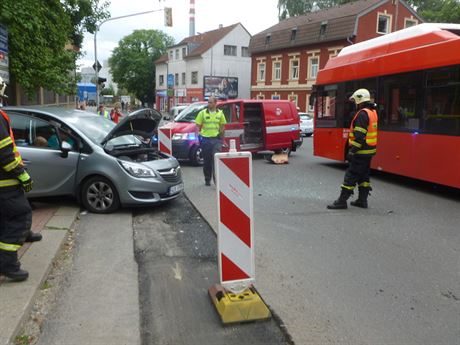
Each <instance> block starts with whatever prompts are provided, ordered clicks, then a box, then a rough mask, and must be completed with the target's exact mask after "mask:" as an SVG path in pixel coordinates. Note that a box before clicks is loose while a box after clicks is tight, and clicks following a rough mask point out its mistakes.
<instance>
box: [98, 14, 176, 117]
mask: <svg viewBox="0 0 460 345" xmlns="http://www.w3.org/2000/svg"><path fill="white" fill-rule="evenodd" d="M160 11H165V25H166V26H172V9H171V8H170V7H165V8H161V9H159V10H152V11H145V12H138V13H133V14H127V15H125V16H119V17H112V18H109V19H106V20H103V21H102V22H100V23H99V24H98V25H97V26H96V30H95V31H94V70H95V71H96V111H97V109H99V66H100V65H99V63H98V61H97V32H98V31H99V29H100V28H101V26H102V24H104V23H107V22H109V21H112V20H117V19H122V18H128V17H134V16H140V15H142V14H148V13H153V12H160Z"/></svg>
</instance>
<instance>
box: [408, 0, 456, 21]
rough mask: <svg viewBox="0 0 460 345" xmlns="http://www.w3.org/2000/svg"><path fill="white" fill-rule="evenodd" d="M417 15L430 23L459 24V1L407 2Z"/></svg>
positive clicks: (431, 0) (409, 0)
mask: <svg viewBox="0 0 460 345" xmlns="http://www.w3.org/2000/svg"><path fill="white" fill-rule="evenodd" d="M407 2H408V3H409V4H410V5H411V6H412V7H413V8H414V9H416V10H417V13H418V14H419V15H420V16H421V17H422V18H423V19H424V20H425V21H427V22H431V23H460V0H408V1H407Z"/></svg>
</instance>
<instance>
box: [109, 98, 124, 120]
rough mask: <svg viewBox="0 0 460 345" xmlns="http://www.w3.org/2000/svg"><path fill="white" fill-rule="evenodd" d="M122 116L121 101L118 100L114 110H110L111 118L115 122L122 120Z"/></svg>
mask: <svg viewBox="0 0 460 345" xmlns="http://www.w3.org/2000/svg"><path fill="white" fill-rule="evenodd" d="M122 116H123V114H122V113H121V104H120V102H116V103H115V104H114V105H113V109H112V111H111V112H110V118H111V119H112V121H113V122H115V123H118V122H119V121H120V117H122Z"/></svg>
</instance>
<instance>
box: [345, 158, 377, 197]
mask: <svg viewBox="0 0 460 345" xmlns="http://www.w3.org/2000/svg"><path fill="white" fill-rule="evenodd" d="M371 161H372V156H367V155H357V154H355V155H354V157H353V159H352V161H351V163H350V165H349V166H348V169H347V171H346V172H345V177H344V179H343V185H342V188H343V189H348V190H353V188H354V187H355V186H356V184H358V185H359V186H364V187H369V188H370V178H369V174H370V170H371Z"/></svg>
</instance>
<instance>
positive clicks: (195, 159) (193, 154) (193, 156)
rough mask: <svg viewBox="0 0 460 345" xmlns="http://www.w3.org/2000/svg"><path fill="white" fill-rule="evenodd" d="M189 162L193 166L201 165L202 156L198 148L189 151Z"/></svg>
mask: <svg viewBox="0 0 460 345" xmlns="http://www.w3.org/2000/svg"><path fill="white" fill-rule="evenodd" d="M190 161H191V163H192V164H193V165H195V166H198V165H203V154H202V149H201V147H200V146H198V145H197V146H193V147H192V149H191V150H190Z"/></svg>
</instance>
